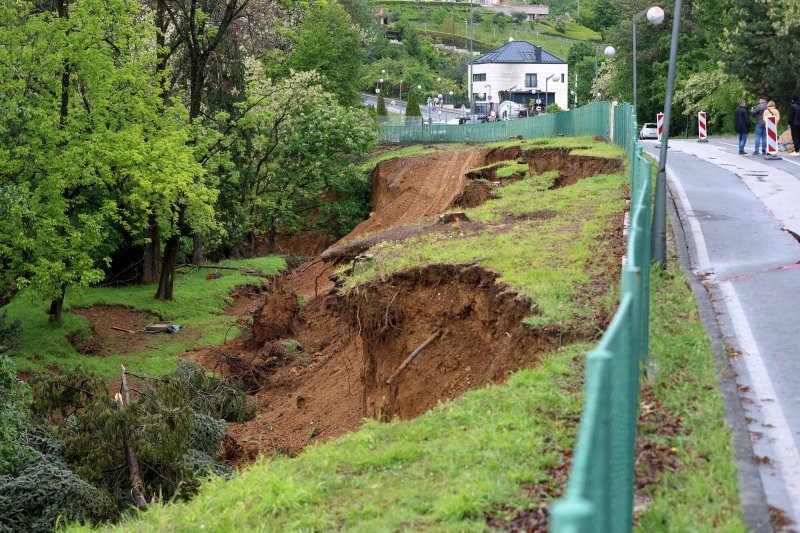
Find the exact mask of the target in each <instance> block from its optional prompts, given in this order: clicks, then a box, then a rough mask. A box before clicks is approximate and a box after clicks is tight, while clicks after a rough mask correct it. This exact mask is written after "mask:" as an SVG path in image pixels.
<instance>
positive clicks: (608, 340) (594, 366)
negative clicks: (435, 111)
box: [380, 102, 652, 533]
mask: <svg viewBox="0 0 800 533" xmlns="http://www.w3.org/2000/svg"><path fill="white" fill-rule="evenodd" d="M612 126H613V128H612ZM517 135H521V136H522V137H523V138H525V139H531V138H537V137H555V136H558V135H566V136H582V135H592V136H599V137H602V138H603V139H606V140H609V141H611V142H613V143H614V144H617V145H619V146H621V147H623V148H624V149H625V151H626V154H627V158H628V163H629V171H630V180H631V183H630V189H631V207H630V226H629V228H628V242H627V248H626V254H625V263H624V266H623V267H622V275H621V291H620V301H619V307H618V308H617V311H616V313H615V315H614V317H613V319H612V321H611V324H610V326H609V327H608V329H607V330H606V332H605V333H604V335H603V336H602V338H601V339H600V342H599V343H598V345H597V346H596V347H595V348H594V349H593V350H592V351H590V352H589V353H588V354H587V355H586V378H585V387H586V391H585V398H584V406H583V412H582V414H581V419H580V424H579V426H578V434H577V440H576V443H575V449H574V451H573V459H572V468H571V472H570V476H569V479H568V480H567V486H566V490H565V492H564V496H563V497H562V498H561V499H560V500H558V501H557V502H555V504H554V505H553V506H552V507H551V510H550V531H553V532H556V533H583V532H598V533H600V532H603V533H605V532H614V533H615V532H627V531H631V529H632V525H633V496H634V463H635V457H634V453H635V445H636V421H637V418H638V406H639V388H640V379H641V369H642V368H643V365H644V364H645V362H646V359H647V354H648V340H649V326H648V324H649V316H650V254H651V248H652V242H651V240H652V239H651V234H650V226H651V183H652V181H651V179H652V165H651V163H650V162H649V161H648V160H647V159H645V157H644V156H643V155H642V148H641V146H640V145H639V142H638V128H637V124H636V116H635V114H634V111H633V108H632V106H631V105H629V104H621V105H616V106H613V107H612V106H611V105H610V104H609V103H607V102H598V103H593V104H590V105H587V106H584V107H582V108H579V109H576V110H572V111H565V112H560V113H551V114H547V115H540V116H538V117H532V118H528V119H519V120H513V121H504V122H495V123H486V124H467V125H455V126H448V125H436V124H434V125H410V126H409V125H405V126H392V125H388V126H382V128H381V132H380V138H381V140H382V141H387V142H392V141H394V142H491V141H501V140H506V139H509V138H511V137H514V136H517Z"/></svg>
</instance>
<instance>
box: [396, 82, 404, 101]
mask: <svg viewBox="0 0 800 533" xmlns="http://www.w3.org/2000/svg"><path fill="white" fill-rule="evenodd" d="M397 99H398V100H402V99H403V80H400V96H398V97H397Z"/></svg>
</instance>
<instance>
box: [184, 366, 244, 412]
mask: <svg viewBox="0 0 800 533" xmlns="http://www.w3.org/2000/svg"><path fill="white" fill-rule="evenodd" d="M172 377H173V379H176V380H178V381H179V382H180V383H181V384H182V385H183V387H184V389H185V390H186V392H187V394H188V405H189V407H190V408H191V409H192V410H193V411H195V412H197V413H200V414H205V415H208V416H210V417H212V418H220V419H222V420H225V421H227V422H244V421H245V420H250V419H252V418H253V417H254V416H256V406H255V405H254V404H252V403H251V402H249V401H248V398H247V393H246V392H245V390H244V388H243V387H242V386H241V385H240V384H234V383H231V382H230V381H228V380H225V379H223V378H220V377H218V376H214V375H211V374H208V373H206V371H205V370H203V369H202V368H200V367H199V366H197V365H196V364H195V363H193V362H191V361H186V360H181V362H180V363H179V364H178V368H177V369H176V370H175V372H173V374H172Z"/></svg>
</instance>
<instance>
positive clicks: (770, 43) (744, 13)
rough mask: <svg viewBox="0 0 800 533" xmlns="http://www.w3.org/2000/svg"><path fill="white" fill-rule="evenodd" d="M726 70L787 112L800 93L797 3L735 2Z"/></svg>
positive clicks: (784, 0)
mask: <svg viewBox="0 0 800 533" xmlns="http://www.w3.org/2000/svg"><path fill="white" fill-rule="evenodd" d="M731 4H732V8H731V9H730V11H729V13H730V18H731V20H730V23H729V28H730V30H729V32H728V37H729V38H728V41H727V42H725V41H723V43H722V45H723V58H724V61H725V69H726V70H727V71H728V72H730V73H731V74H733V75H735V76H737V77H738V78H739V79H741V80H742V81H743V82H744V84H745V87H746V88H747V89H748V90H749V91H751V92H753V93H757V94H763V95H766V96H768V98H771V99H774V100H775V101H776V102H778V103H779V106H780V107H782V108H783V109H784V110H786V109H787V107H788V102H789V98H790V97H791V96H792V95H796V94H797V93H798V92H800V78H798V76H797V72H798V71H800V22H798V20H797V17H796V16H795V17H792V16H791V15H792V14H795V15H796V14H797V12H798V11H800V8H798V7H797V2H794V1H793V0H775V1H771V2H753V1H749V2H748V1H745V0H731Z"/></svg>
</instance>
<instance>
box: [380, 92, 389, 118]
mask: <svg viewBox="0 0 800 533" xmlns="http://www.w3.org/2000/svg"><path fill="white" fill-rule="evenodd" d="M388 114H389V112H388V111H386V100H385V99H384V98H383V95H382V94H379V95H378V116H379V117H385V116H386V115H388Z"/></svg>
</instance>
